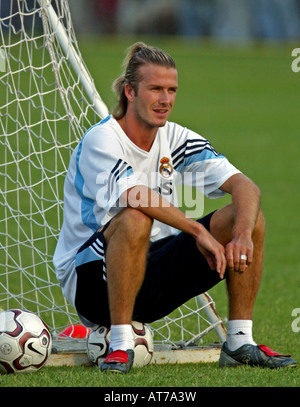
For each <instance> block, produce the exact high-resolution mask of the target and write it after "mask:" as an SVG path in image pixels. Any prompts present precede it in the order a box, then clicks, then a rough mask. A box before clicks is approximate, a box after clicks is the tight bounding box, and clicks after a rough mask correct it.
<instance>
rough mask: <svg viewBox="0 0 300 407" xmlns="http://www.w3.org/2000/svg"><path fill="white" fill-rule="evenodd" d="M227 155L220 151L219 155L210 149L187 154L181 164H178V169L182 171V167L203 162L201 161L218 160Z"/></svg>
mask: <svg viewBox="0 0 300 407" xmlns="http://www.w3.org/2000/svg"><path fill="white" fill-rule="evenodd" d="M223 158H225V156H224V155H223V154H220V153H218V154H217V155H216V154H215V153H214V152H213V151H211V150H209V149H204V150H202V151H201V152H199V153H196V154H190V155H187V156H186V157H185V158H184V160H183V161H182V163H181V164H179V165H178V167H177V171H180V170H181V168H182V167H187V166H189V165H191V164H194V163H197V162H201V161H208V160H218V159H223Z"/></svg>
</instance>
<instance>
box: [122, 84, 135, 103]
mask: <svg viewBox="0 0 300 407" xmlns="http://www.w3.org/2000/svg"><path fill="white" fill-rule="evenodd" d="M124 93H125V96H126V97H127V99H128V101H129V102H133V100H134V97H135V91H134V89H133V86H132V85H131V84H130V83H125V86H124Z"/></svg>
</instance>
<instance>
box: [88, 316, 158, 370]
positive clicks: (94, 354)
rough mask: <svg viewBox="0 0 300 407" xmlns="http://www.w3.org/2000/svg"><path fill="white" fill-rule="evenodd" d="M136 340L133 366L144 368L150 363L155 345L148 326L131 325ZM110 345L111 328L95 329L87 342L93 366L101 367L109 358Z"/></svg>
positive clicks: (140, 324) (135, 323) (139, 323)
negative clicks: (101, 363) (100, 364)
mask: <svg viewBox="0 0 300 407" xmlns="http://www.w3.org/2000/svg"><path fill="white" fill-rule="evenodd" d="M131 325H132V329H133V334H134V338H135V343H134V362H133V366H137V367H142V366H146V365H148V364H149V363H150V361H151V359H152V356H153V351H154V345H153V336H152V332H151V331H150V329H149V327H148V326H147V325H144V324H143V323H141V322H137V321H132V323H131ZM109 344H110V328H107V327H105V326H100V327H98V328H96V329H93V330H92V331H91V332H90V334H89V337H88V340H87V353H88V357H89V359H90V361H91V362H92V364H93V365H97V366H98V365H99V363H100V362H102V360H103V359H104V358H105V357H106V356H107V354H108V349H109Z"/></svg>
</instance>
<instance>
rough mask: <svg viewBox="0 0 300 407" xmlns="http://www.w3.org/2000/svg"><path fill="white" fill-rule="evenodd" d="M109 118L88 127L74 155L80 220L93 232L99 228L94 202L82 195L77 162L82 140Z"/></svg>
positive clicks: (81, 182)
mask: <svg viewBox="0 0 300 407" xmlns="http://www.w3.org/2000/svg"><path fill="white" fill-rule="evenodd" d="M110 118H111V115H108V116H107V117H106V118H105V119H103V120H101V121H100V122H99V123H97V124H94V125H93V126H92V127H90V128H89V129H88V130H87V131H86V133H85V134H84V135H83V137H82V139H81V141H80V143H79V145H78V150H77V154H76V175H75V188H76V191H77V193H78V194H79V196H80V198H81V219H82V222H83V224H84V225H86V226H88V227H89V228H90V229H92V230H94V231H96V230H97V229H98V228H99V225H98V223H97V220H96V216H95V214H94V206H95V202H94V201H93V200H92V199H90V198H88V197H86V196H85V195H84V193H83V188H84V178H83V176H82V174H81V172H80V169H79V160H80V155H81V151H82V142H83V139H84V137H85V136H86V134H87V133H88V132H89V131H90V130H91V129H93V128H94V127H96V126H99V125H101V124H103V123H106V122H107V121H108V120H109V119H110Z"/></svg>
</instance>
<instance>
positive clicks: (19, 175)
mask: <svg viewBox="0 0 300 407" xmlns="http://www.w3.org/2000/svg"><path fill="white" fill-rule="evenodd" d="M0 18H1V20H0V21H1V25H0V36H1V46H0V151H1V153H0V179H1V184H0V192H1V193H0V308H2V309H9V308H23V309H28V310H31V311H33V312H36V313H37V314H38V315H40V317H41V318H42V319H43V320H44V321H45V322H46V323H47V324H48V326H49V327H50V329H51V331H52V334H53V336H54V337H55V335H56V334H57V333H58V332H60V331H61V330H62V329H63V328H65V327H66V326H68V325H70V324H76V323H79V321H78V317H77V314H76V312H75V310H74V309H73V308H72V306H70V304H68V302H67V301H66V300H65V298H64V297H63V295H62V293H61V289H60V287H59V285H58V282H57V280H56V276H55V270H54V267H53V263H52V258H53V253H54V250H55V246H56V242H57V238H58V235H59V231H60V227H61V224H62V216H63V215H62V214H63V184H64V176H65V174H66V171H67V167H68V163H69V159H70V155H71V153H72V150H73V149H74V148H75V146H76V145H77V143H78V142H79V140H80V138H81V137H82V135H83V134H84V132H85V131H86V130H87V129H88V128H89V127H90V126H91V125H93V124H95V123H96V122H98V121H99V120H100V119H101V118H103V117H105V116H106V115H107V113H108V110H107V107H106V105H105V103H103V101H102V99H101V97H100V96H99V93H98V91H97V90H96V89H95V86H94V81H93V79H92V77H91V75H90V73H89V71H88V69H87V67H86V65H85V63H84V61H83V59H82V57H81V54H80V50H79V47H78V43H77V40H76V37H75V33H74V29H73V25H72V21H71V15H70V10H69V5H68V1H67V0H52V1H50V0H11V1H7V0H0ZM104 63H105V62H104ZM152 329H153V332H154V340H155V343H157V344H168V345H170V346H182V344H193V345H194V344H199V343H201V340H202V337H203V336H204V335H205V334H206V333H207V332H209V331H210V330H215V331H216V332H217V335H218V338H219V340H220V341H221V342H222V340H223V338H224V326H223V324H222V321H221V320H220V318H219V316H218V315H217V314H216V312H215V309H214V306H213V301H212V299H211V298H210V297H208V296H207V295H202V296H199V297H197V298H195V299H194V300H192V301H190V302H189V303H188V304H186V305H184V306H182V307H181V308H179V309H178V310H177V311H176V312H175V313H174V314H173V315H171V316H168V317H166V318H165V319H163V320H161V321H157V323H155V324H153V327H152Z"/></svg>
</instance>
